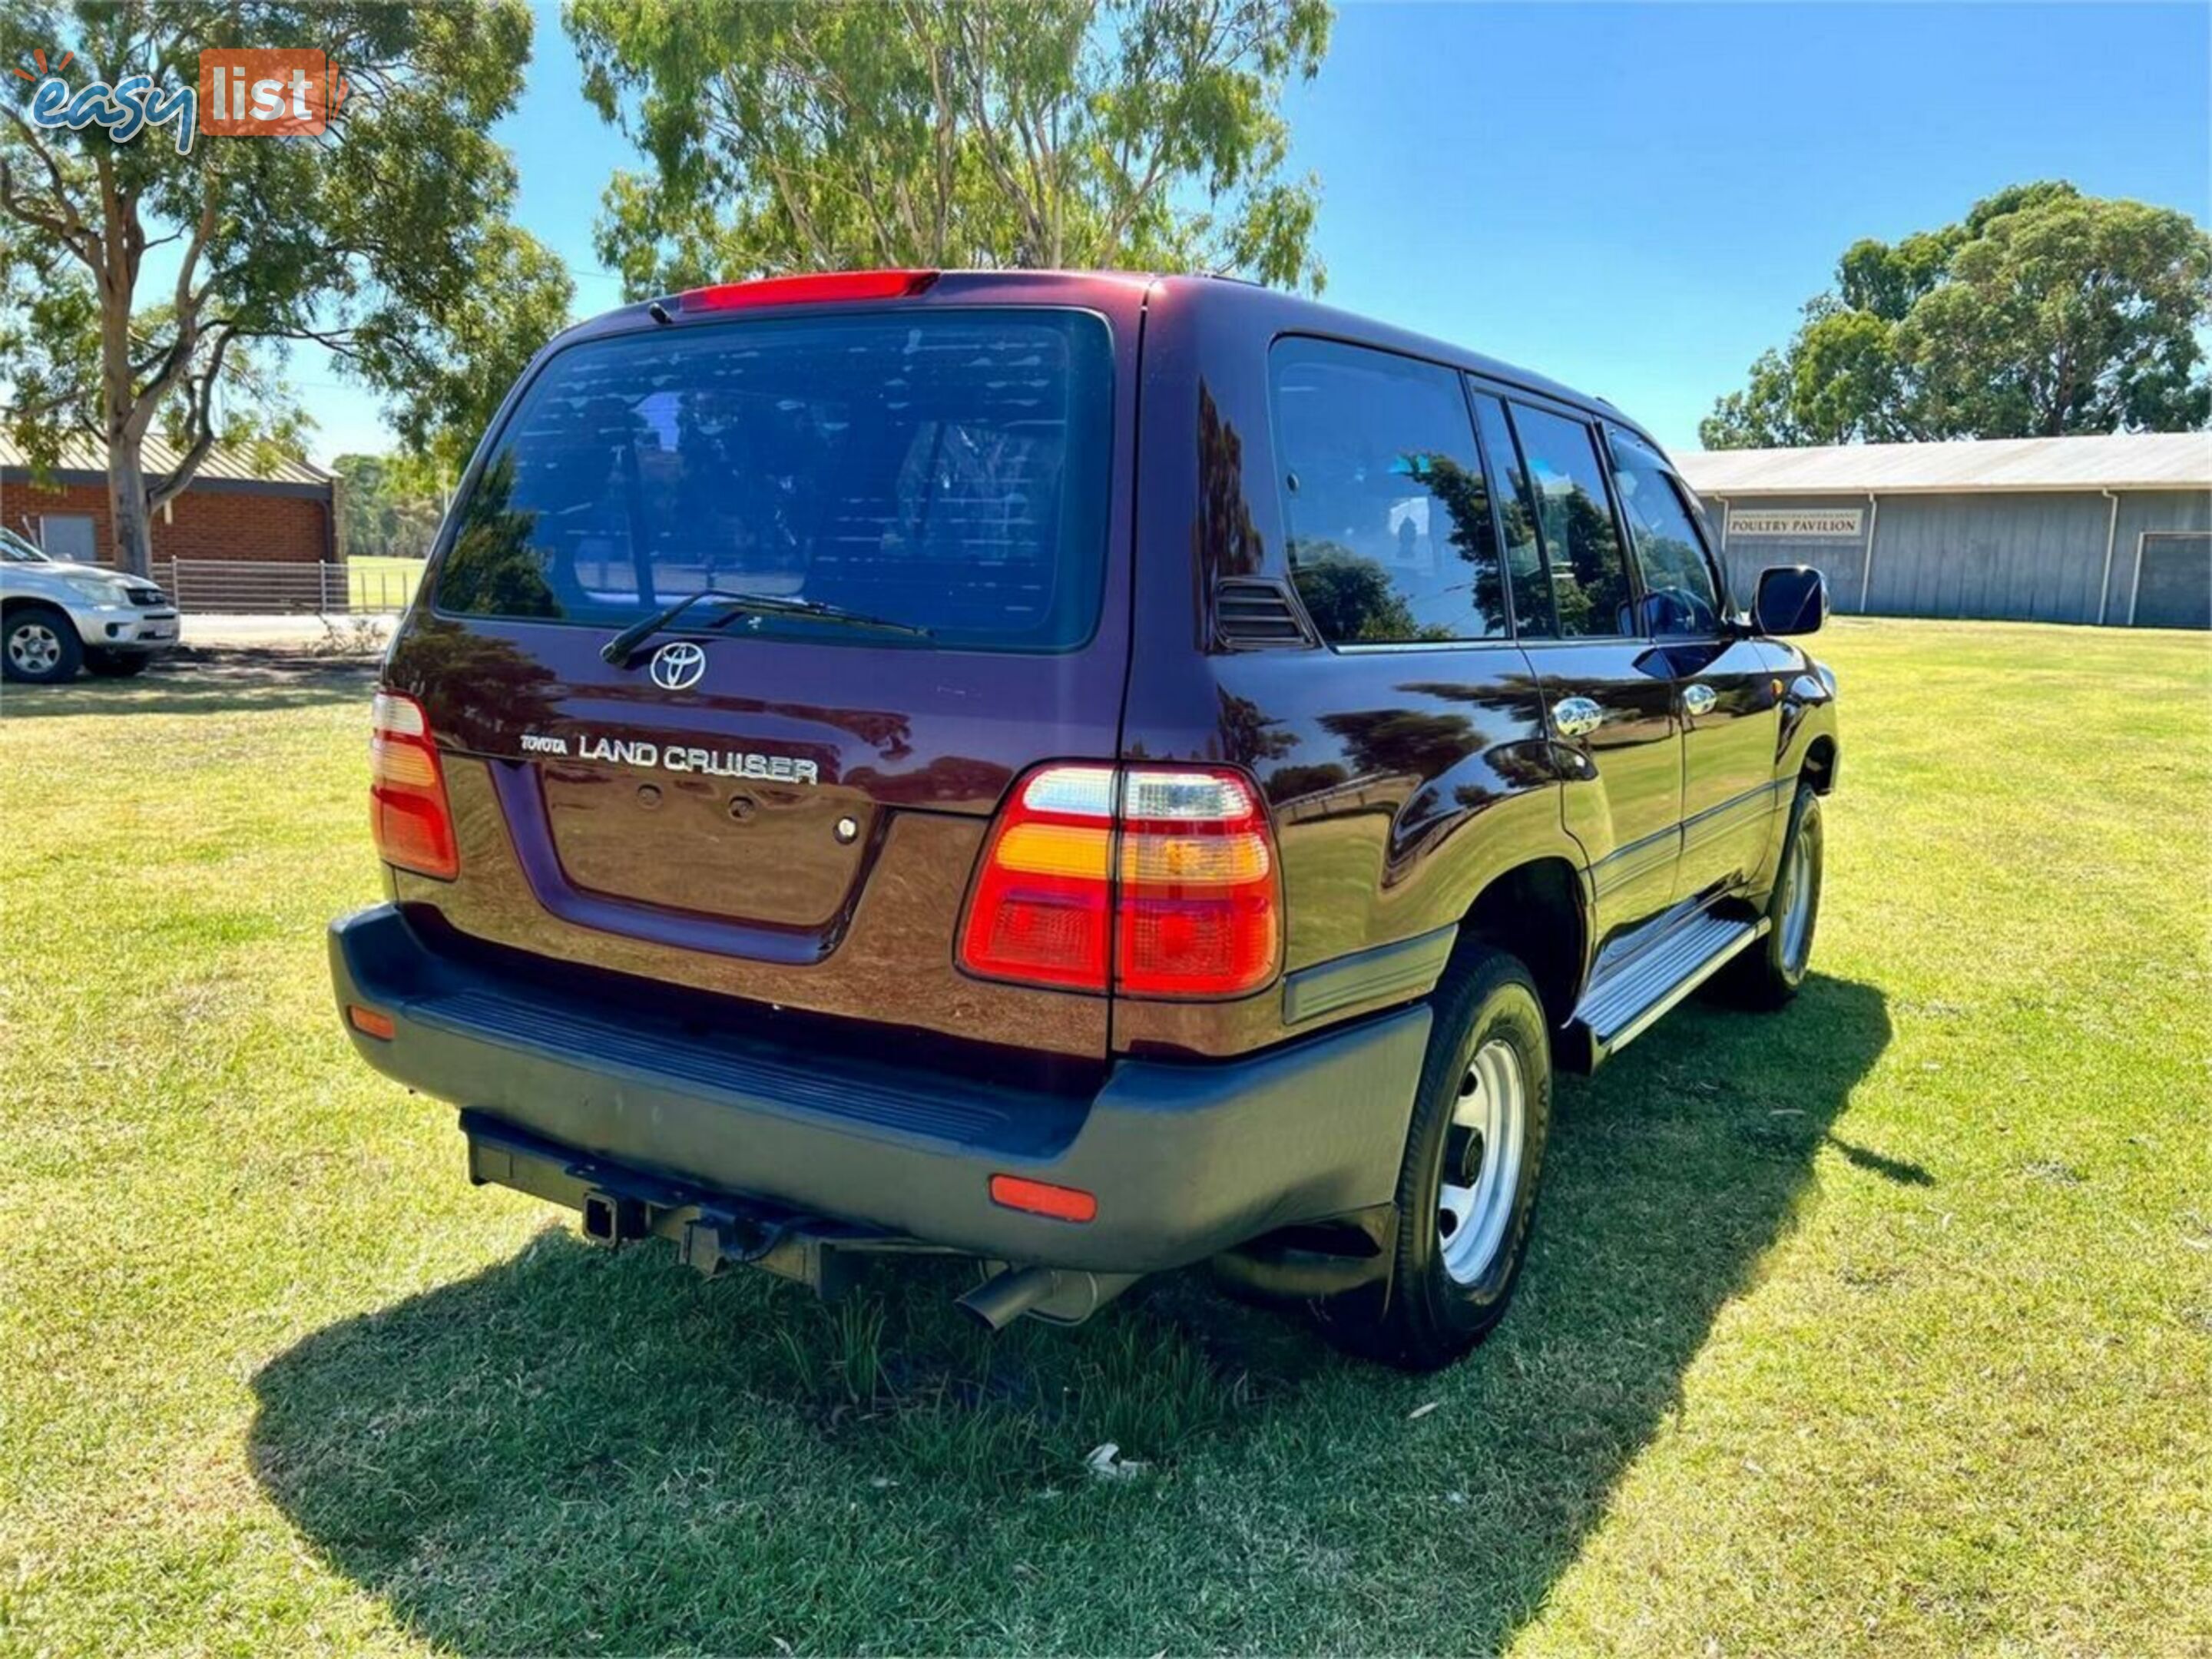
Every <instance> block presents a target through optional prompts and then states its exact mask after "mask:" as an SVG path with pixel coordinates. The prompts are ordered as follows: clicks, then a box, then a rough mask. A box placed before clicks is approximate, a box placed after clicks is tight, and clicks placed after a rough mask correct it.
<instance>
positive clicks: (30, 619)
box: [0, 605, 84, 685]
mask: <svg viewBox="0 0 2212 1659" xmlns="http://www.w3.org/2000/svg"><path fill="white" fill-rule="evenodd" d="M83 660H84V647H83V646H82V644H80V643H79V642H78V640H77V637H76V623H72V622H71V621H70V619H69V618H68V617H66V616H64V614H63V613H62V612H61V611H57V610H55V609H54V607H53V606H52V605H24V606H22V607H21V609H19V610H15V611H9V613H8V619H7V621H6V622H5V623H0V675H4V676H6V678H9V679H11V680H23V681H27V682H28V683H29V684H33V685H59V684H61V683H62V682H63V681H64V680H73V679H75V678H76V671H77V665H79V664H80V663H82V661H83Z"/></svg>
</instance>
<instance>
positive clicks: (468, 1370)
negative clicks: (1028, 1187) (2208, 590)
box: [250, 976, 1928, 1653]
mask: <svg viewBox="0 0 2212 1659" xmlns="http://www.w3.org/2000/svg"><path fill="white" fill-rule="evenodd" d="M1889 1035H1890V1026H1889V1020H1888V1017H1887V1012H1886V1010H1885V1006H1884V1002H1883V998H1882V996H1881V993H1880V992H1879V991H1877V990H1875V989H1874V988H1873V987H1869V986H1865V985H1860V984H1854V983H1850V982H1846V981H1839V980H1835V979H1832V978H1825V977H1818V976H1816V977H1815V978H1814V979H1813V980H1812V981H1810V982H1809V983H1808V985H1807V987H1806V988H1805V991H1804V993H1803V994H1802V996H1801V997H1800V998H1799V1000H1797V1002H1796V1004H1795V1005H1794V1006H1792V1007H1791V1008H1790V1010H1789V1011H1788V1012H1784V1014H1782V1015H1779V1016H1776V1017H1759V1016H1753V1015H1747V1014H1741V1013H1736V1012H1727V1011H1723V1010H1719V1009H1715V1008H1708V1007H1705V1006H1697V1005H1692V1006H1688V1007H1686V1008H1685V1009H1683V1010H1681V1011H1680V1012H1677V1013H1676V1014H1675V1015H1674V1016H1673V1017H1671V1018H1670V1019H1669V1020H1668V1021H1667V1022H1666V1023H1665V1024H1663V1025H1662V1028H1661V1029H1660V1030H1656V1031H1654V1032H1653V1033H1652V1034H1651V1035H1650V1036H1648V1037H1647V1038H1645V1039H1644V1042H1641V1043H1639V1044H1638V1046H1637V1048H1635V1049H1634V1050H1632V1052H1631V1053H1629V1054H1624V1055H1623V1056H1622V1057H1621V1058H1620V1060H1617V1061H1615V1062H1614V1063H1613V1065H1611V1066H1607V1068H1606V1069H1605V1070H1604V1071H1603V1072H1602V1073H1600V1074H1599V1075H1598V1076H1597V1077H1595V1078H1593V1079H1565V1081H1564V1083H1563V1085H1562V1088H1561V1091H1560V1099H1559V1109H1558V1111H1557V1113H1556V1115H1555V1124H1554V1129H1553V1139H1552V1143H1551V1147H1550V1151H1549V1153H1548V1159H1549V1166H1548V1169H1547V1176H1546V1180H1547V1188H1546V1193H1545V1196H1544V1200H1543V1206H1542V1212H1541V1215H1540V1218H1539V1223H1538V1227H1537V1235H1536V1243H1535V1246H1534V1249H1533V1252H1532V1256H1531V1260H1530V1262H1529V1266H1528V1271H1527V1273H1526V1275H1525V1276H1524V1279H1523V1280H1522V1288H1521V1291H1520V1296H1519V1299H1518V1301H1517V1302H1516V1306H1515V1308H1514V1310H1513V1312H1512V1314H1511V1316H1510V1317H1509V1318H1508V1319H1507V1320H1506V1322H1505V1323H1504V1326H1503V1327H1502V1328H1500V1330H1499V1331H1498V1334H1496V1335H1495V1336H1494V1337H1493V1338H1492V1340H1490V1341H1489V1342H1487V1343H1486V1344H1485V1345H1484V1346H1482V1347H1481V1348H1480V1349H1478V1350H1477V1351H1476V1352H1474V1354H1473V1355H1472V1356H1471V1357H1470V1358H1468V1359H1467V1360H1466V1361H1464V1362H1463V1363H1462V1364H1460V1365H1459V1366H1457V1367H1455V1369H1453V1370H1449V1371H1448V1372H1445V1373H1443V1374H1440V1375H1437V1376H1425V1377H1420V1376H1402V1375H1400V1374H1398V1373H1395V1372H1392V1371H1388V1370H1380V1369H1376V1368H1374V1367H1371V1366H1367V1365H1364V1364H1358V1363H1356V1362H1353V1361H1350V1360H1347V1359H1345V1358H1340V1357H1338V1356H1336V1355H1334V1354H1333V1353H1332V1352H1330V1351H1329V1350H1328V1349H1327V1348H1326V1347H1324V1346H1322V1343H1321V1341H1320V1340H1319V1338H1318V1337H1317V1336H1316V1334H1314V1332H1313V1330H1312V1328H1311V1327H1310V1324H1309V1323H1308V1322H1306V1321H1305V1320H1304V1318H1302V1317H1301V1316H1297V1314H1294V1313H1283V1312H1277V1311H1272V1310H1261V1309H1257V1308H1252V1307H1247V1306H1243V1305H1240V1304H1237V1303H1234V1302H1231V1301H1230V1300H1228V1299H1226V1298H1225V1297H1223V1296H1222V1295H1221V1294H1219V1293H1218V1291H1215V1290H1214V1289H1213V1288H1212V1285H1211V1284H1210V1282H1209V1281H1208V1280H1207V1279H1206V1277H1205V1276H1204V1275H1203V1274H1200V1273H1188V1274H1181V1275H1176V1276H1173V1277H1171V1278H1169V1279H1165V1280H1161V1281H1155V1282H1153V1283H1152V1285H1147V1286H1143V1287H1140V1288H1139V1292H1137V1293H1136V1294H1133V1295H1132V1296H1131V1297H1127V1298H1125V1299H1124V1300H1123V1301H1122V1302H1121V1303H1119V1304H1115V1306H1113V1307H1111V1308H1109V1310H1107V1311H1106V1312H1105V1313H1104V1314H1103V1315H1102V1316H1100V1317H1098V1318H1097V1319H1096V1320H1094V1321H1093V1322H1091V1324H1090V1325H1088V1326H1086V1327H1085V1328H1082V1329H1080V1330H1076V1331H1052V1330H1048V1329H1044V1328H1039V1327H1036V1326H1035V1325H1034V1324H1024V1325H1022V1326H1018V1327H1017V1328H1015V1329H1013V1330H1012V1331H1010V1332H1008V1333H1006V1334H1003V1335H1001V1336H1000V1337H997V1338H995V1339H993V1338H987V1337H985V1336H983V1335H981V1334H979V1333H977V1332H975V1331H974V1330H972V1329H971V1328H969V1326H968V1324H967V1322H965V1320H964V1319H963V1317H962V1316H959V1315H958V1314H957V1313H956V1312H955V1311H954V1310H952V1308H951V1305H950V1303H951V1297H952V1296H953V1295H955V1294H957V1291H959V1290H960V1289H961V1288H963V1286H964V1285H966V1284H967V1283H969V1282H970V1271H971V1270H963V1269H961V1268H958V1267H955V1266H954V1265H953V1264H951V1263H945V1262H938V1263H933V1264H929V1263H925V1264H915V1265H908V1266H905V1267H901V1268H899V1269H897V1270H896V1271H890V1270H884V1271H880V1272H879V1273H878V1275H877V1277H876V1278H875V1279H872V1281H871V1283H870V1285H869V1286H868V1287H867V1288H866V1289H865V1290H864V1291H861V1292H860V1293H858V1294H856V1295H855V1296H854V1297H849V1298H848V1299H847V1300H846V1301H845V1302H843V1303H842V1304H837V1305H836V1306H834V1307H829V1308H824V1307H823V1306H821V1305H819V1304H816V1303H814V1302H813V1301H812V1300H811V1298H810V1297H808V1296H807V1295H806V1294H805V1292H804V1291H799V1290H798V1289H797V1288H795V1287H793V1286H788V1285H781V1284H779V1283H776V1282H775V1281H773V1280H769V1279H766V1278H764V1277H763V1276H761V1275H757V1274H738V1275H735V1276H725V1277H723V1278H721V1279H715V1280H714V1281H712V1282H708V1281H702V1280H700V1279H696V1277H694V1276H693V1275H690V1274H689V1273H684V1272H683V1271H682V1270H681V1269H679V1268H677V1267H675V1266H674V1264H673V1259H672V1255H671V1253H670V1252H669V1251H668V1250H667V1249H665V1247H663V1246H659V1245H648V1246H645V1247H639V1248H633V1249H628V1250H625V1251H623V1253H621V1254H620V1255H612V1256H610V1255H605V1254H604V1253H601V1252H598V1251H595V1250H592V1249H587V1248H586V1247H585V1246H583V1245H582V1244H580V1243H577V1242H575V1240H574V1237H573V1235H571V1234H569V1233H568V1232H566V1231H561V1230H557V1229H549V1230H548V1231H546V1232H545V1233H544V1234H541V1235H540V1236H539V1237H538V1239H537V1240H536V1241H534V1242H533V1243H532V1244H531V1245H530V1246H529V1247H528V1248H526V1249H524V1250H523V1251H522V1252H520V1254H519V1255H516V1256H514V1257H513V1258H512V1259H510V1260H507V1261H502V1262H501V1263H499V1264H498V1265H496V1266H495V1267H490V1268H489V1269H487V1270H485V1271H484V1272H483V1273H478V1274H477V1275H476V1276H474V1277H472V1278H470V1279H465V1280H462V1281H459V1282H457V1283H453V1284H450V1285H444V1286H441V1287H440V1288H439V1289H436V1290H434V1291H429V1292H428V1293H426V1294H423V1295H421V1296H417V1297H412V1298H410V1299H409V1300H407V1301H405V1302H403V1303H400V1304H397V1305H395V1306H393V1307H391V1308H388V1309H386V1310H381V1311H380V1312H377V1313H374V1314H370V1315H367V1316H362V1317H360V1318H356V1319H353V1320H349V1321H347V1322H343V1323H342V1324H339V1325H336V1326H333V1327H331V1328H328V1329H325V1330H323V1331H320V1332H318V1333H316V1334H313V1335H312V1336H309V1337H308V1338H307V1339H306V1340H303V1341H301V1342H300V1343H299V1344H297V1345H296V1346H294V1347H293V1348H291V1349H290V1350H289V1351H288V1352H284V1353H283V1354H281V1355H279V1356H278V1357H277V1358H275V1359H273V1360H271V1361H270V1363H269V1364H267V1365H266V1366H264V1368H263V1370H261V1371H260V1372H259V1374H258V1376H256V1377H255V1379H254V1389H255V1392H256V1395H257V1396H258V1406H259V1408H258V1413H257V1415H256V1418H255V1420H254V1423H253V1425H252V1433H251V1442H250V1445H251V1455H252V1466H253V1470H254V1473H255V1475H256V1477H257V1479H258V1480H259V1482H260V1484H261V1486H262V1488H263V1490H264V1492H266V1493H267V1495H268V1496H269V1497H270V1498H271V1499H272V1500H273V1501H274V1502H275V1503H276V1504H277V1505H278V1506H279V1507H280V1508H281V1509H282V1510H283V1512H284V1513H285V1514H286V1515H287V1516H289V1518H290V1520H291V1521H292V1522H293V1523H294V1524H295V1526H296V1527H297V1528H299V1530H300V1531H301V1534H304V1536H305V1537H306V1539H307V1541H309V1542H310V1543H311V1545H312V1546H313V1547H314V1549H315V1550H317V1551H318V1552H319V1553H320V1555H321V1556H322V1558H323V1559H325V1560H326V1561H327V1562H329V1563H330V1564H331V1565H332V1566H333V1567H334V1568H336V1569H337V1571H340V1572H342V1573H343V1574H344V1575H345V1576H346V1577H349V1578H350V1579H352V1580H353V1581H355V1582H356V1583H359V1584H360V1585H362V1587H364V1588H365V1589H368V1590H369V1591H371V1592H373V1593H374V1594H375V1595H379V1596H380V1597H382V1598H383V1599H384V1600H385V1601H386V1603H387V1604H388V1605H389V1607H391V1608H392V1611H393V1612H394V1613H395V1614H396V1615H397V1616H398V1619H399V1620H401V1621H402V1622H403V1623H404V1625H405V1626H406V1627H407V1628H408V1629H409V1630H410V1632H414V1633H416V1635H418V1636H420V1637H422V1638H424V1639H426V1640H428V1641H429V1642H432V1643H434V1644H437V1645H439V1646H441V1647H444V1648H447V1649H451V1650H458V1651H462V1652H468V1653H504V1652H516V1651H526V1650H557V1651H583V1650H605V1651H620V1652H644V1651H662V1650H728V1651H747V1652H759V1651H768V1650H775V1649H777V1648H779V1647H782V1648H785V1649H792V1650H800V1651H841V1652H842V1651H860V1650H886V1649H888V1650H908V1651H913V1650H930V1651H951V1650H960V1651H980V1650H993V1651H1005V1650H1082V1651H1145V1652H1150V1651H1155V1650H1161V1649H1171V1650H1187V1649H1197V1648H1209V1649H1238V1650H1267V1651H1302V1650H1309V1651H1310V1650H1333V1651H1345V1650H1364V1651H1407V1650H1452V1651H1470V1652H1472V1651H1486V1650H1494V1649H1496V1648H1498V1647H1499V1646H1501V1645H1503V1644H1505V1643H1507V1642H1508V1641H1510V1639H1511V1638H1512V1636H1513V1634H1514V1632H1516V1630H1517V1629H1519V1628H1520V1627H1521V1626H1522V1625H1523V1624H1525V1623H1526V1622H1527V1621H1528V1620H1529V1619H1530V1618H1531V1617H1533V1616H1534V1613H1535V1612H1536V1611H1537V1610H1538V1609H1540V1608H1541V1606H1542V1604H1543V1602H1544V1600H1545V1598H1546V1597H1547V1595H1548V1594H1549V1592H1550V1590H1551V1589H1552V1587H1553V1584H1554V1583H1556V1581H1557V1580H1558V1579H1559V1577H1560V1575H1561V1574H1562V1573H1564V1572H1565V1571H1566V1570H1567V1568H1568V1567H1569V1566H1570V1565H1571V1564H1572V1563H1573V1562H1574V1560H1575V1559H1576V1558H1577V1555H1578V1553H1580V1551H1581V1549H1582V1547H1583V1542H1584V1541H1585V1539H1586V1537H1587V1536H1588V1534H1589V1532H1590V1531H1591V1529H1592V1528H1594V1527H1595V1526H1596V1525H1597V1524H1598V1522H1600V1520H1601V1518H1602V1516H1603V1515H1604V1513H1605V1510H1606V1508H1607V1503H1608V1501H1609V1498H1610V1494H1611V1493H1612V1492H1613V1489H1614V1487H1615V1486H1616V1485H1617V1483H1618V1482H1619V1480H1620V1478H1621V1476H1622V1475H1623V1474H1624V1473H1625V1471H1626V1469H1627V1468H1629V1467H1630V1465H1631V1464H1632V1462H1633V1461H1634V1459H1635V1458H1636V1456H1637V1455H1638V1451H1639V1450H1640V1449H1642V1448H1643V1447H1644V1445H1645V1444H1646V1443H1648V1442H1649V1441H1650V1438H1651V1437H1652V1436H1653V1435H1654V1434H1655V1433H1656V1431H1658V1430H1659V1429H1660V1428H1661V1426H1662V1424H1663V1423H1664V1421H1665V1420H1666V1419H1667V1418H1668V1416H1669V1414H1670V1413H1672V1412H1673V1410H1674V1408H1675V1406H1676V1403H1677V1401H1678V1398H1679V1395H1680V1387H1681V1379H1682V1377H1683V1375H1684V1372H1685V1370H1686V1369H1687V1367H1688V1366H1689V1365H1690V1364H1691V1363H1692V1361H1693V1360H1694V1359H1695V1358H1696V1357H1697V1355H1698V1353H1699V1350H1700V1348H1701V1347H1702V1346H1703V1345H1704V1344H1705V1340H1706V1338H1707V1335H1708V1333H1709V1331H1710V1329H1711V1324H1712V1322H1713V1319H1714V1317H1715V1316H1716V1315H1717V1312H1718V1310H1720V1309H1721V1307H1722V1306H1723V1304H1725V1303H1726V1302H1727V1301H1729V1299H1730V1298H1731V1297H1735V1296H1737V1295H1739V1294H1741V1293H1742V1292H1744V1291H1746V1290H1747V1289H1748V1288H1749V1287H1750V1286H1752V1285H1753V1283H1754V1282H1755V1280H1756V1278H1757V1275H1758V1273H1759V1267H1760V1263H1761V1261H1762V1260H1763V1258H1764V1257H1765V1255H1766V1253H1767V1252H1768V1251H1769V1250H1770V1249H1771V1248H1772V1247H1773V1246H1774V1245H1775V1244H1776V1243H1778V1241H1780V1240H1782V1239H1784V1237H1786V1236H1787V1235H1788V1233H1789V1231H1790V1228H1791V1226H1792V1224H1793V1219H1794V1217H1795V1215H1796V1212H1797V1209H1798V1207H1799V1206H1801V1205H1802V1204H1803V1203H1804V1202H1806V1201H1807V1200H1808V1197H1809V1196H1810V1195H1811V1194H1813V1193H1814V1191H1815V1190H1816V1186H1815V1182H1814V1159H1815V1158H1816V1156H1817V1155H1818V1154H1820V1152H1821V1151H1822V1149H1823V1148H1824V1147H1826V1146H1829V1145H1830V1128H1831V1126H1832V1124H1833V1123H1834V1122H1835V1121H1836V1120H1837V1119H1838V1116H1839V1115H1842V1114H1843V1112H1844V1109H1845V1107H1846V1105H1847V1103H1848V1101H1849V1097H1850V1091H1851V1090H1852V1088H1853V1087H1854V1085H1856V1084H1857V1082H1858V1081H1859V1079H1861V1078H1862V1077H1863V1076H1864V1075H1865V1074H1866V1073H1867V1072H1868V1070H1869V1068H1870V1067H1871V1066H1873V1065H1874V1064H1875V1060H1876V1059H1877V1058H1878V1057H1879V1055H1880V1054H1881V1052H1882V1050H1883V1048H1885V1047H1886V1045H1887V1042H1888V1040H1889ZM1850 1152H1852V1153H1857V1154H1861V1156H1850V1155H1848V1154H1845V1155H1840V1156H1832V1157H1831V1158H1828V1159H1826V1160H1825V1161H1824V1162H1823V1163H1822V1165H1821V1176H1822V1179H1824V1180H1838V1181H1857V1180H1911V1179H1912V1178H1913V1176H1911V1175H1908V1174H1906V1173H1905V1171H1906V1170H1910V1169H1912V1168H1913V1166H1907V1165H1903V1164H1897V1165H1894V1166H1892V1165H1891V1164H1889V1162H1888V1161H1887V1160H1886V1159H1884V1158H1882V1155H1881V1152H1880V1151H1879V1149H1878V1148H1868V1147H1863V1146H1857V1145H1856V1144H1854V1145H1853V1146H1852V1147H1851V1148H1850ZM1917 1174H1918V1175H1919V1176H1922V1177H1923V1178H1928V1177H1925V1172H1924V1171H1917ZM426 1178H430V1179H441V1180H442V1179H445V1178H447V1177H446V1176H445V1174H444V1172H443V1171H439V1172H437V1173H436V1174H435V1175H432V1176H428V1177H426ZM394 1198H395V1202H394V1215H393V1222H394V1225H404V1222H405V1210H406V1206H405V1201H404V1194H395V1195H394ZM1108 1441H1112V1442H1115V1443H1117V1444H1118V1445H1119V1447H1120V1449H1121V1450H1120V1461H1121V1462H1123V1463H1126V1462H1127V1461H1129V1460H1134V1461H1135V1462H1138V1463H1140V1464H1142V1465H1143V1466H1144V1467H1142V1468H1137V1469H1134V1470H1133V1471H1130V1472H1128V1473H1127V1474H1126V1475H1125V1476H1123V1477H1121V1478H1109V1477H1107V1476H1103V1475H1101V1474H1097V1473H1094V1472H1093V1471H1091V1469H1089V1468H1086V1465H1085V1459H1086V1455H1088V1454H1089V1453H1091V1451H1092V1449H1094V1448H1096V1447H1097V1446H1099V1445H1100V1444H1102V1443H1105V1442H1108Z"/></svg>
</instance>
